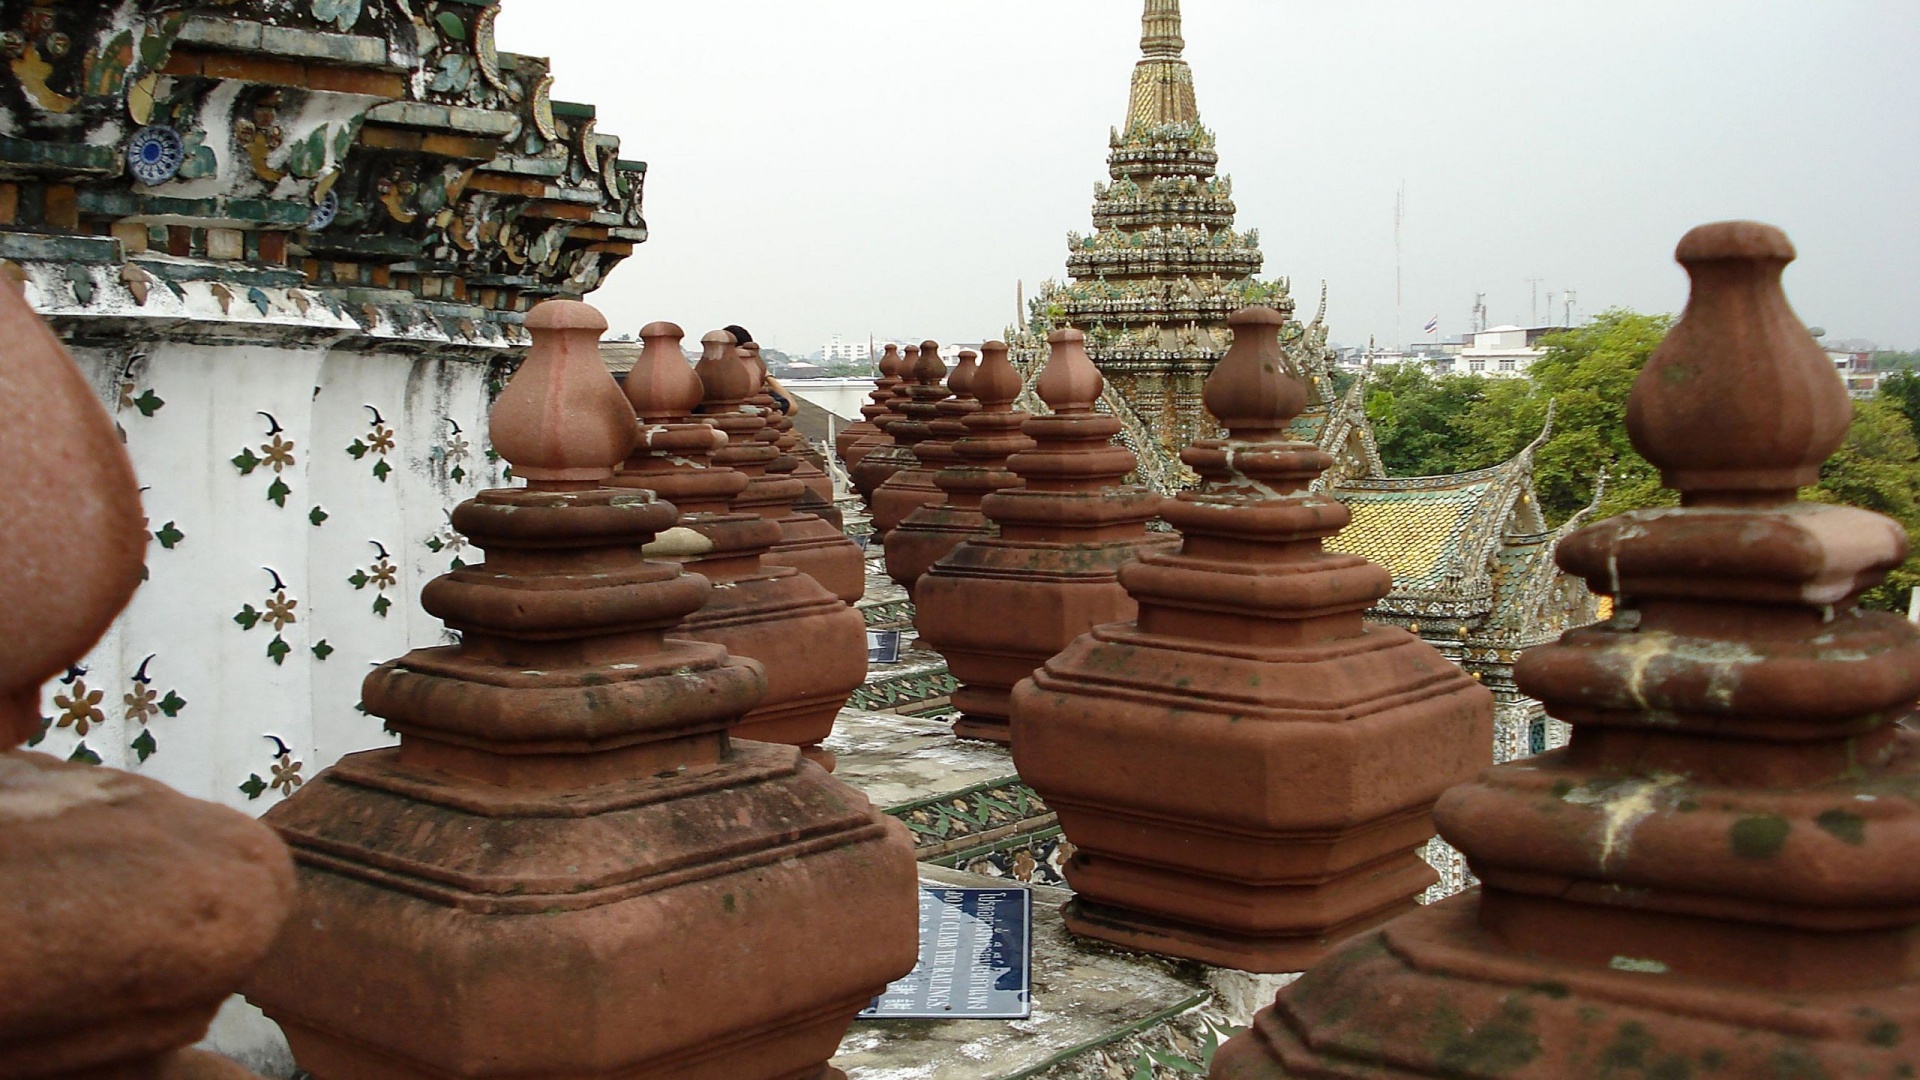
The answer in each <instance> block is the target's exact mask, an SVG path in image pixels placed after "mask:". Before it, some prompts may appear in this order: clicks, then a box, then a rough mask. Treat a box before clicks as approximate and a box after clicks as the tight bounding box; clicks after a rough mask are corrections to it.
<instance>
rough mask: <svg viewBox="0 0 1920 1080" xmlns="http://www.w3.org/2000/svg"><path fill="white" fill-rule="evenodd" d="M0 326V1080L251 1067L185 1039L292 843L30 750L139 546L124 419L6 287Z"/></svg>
mask: <svg viewBox="0 0 1920 1080" xmlns="http://www.w3.org/2000/svg"><path fill="white" fill-rule="evenodd" d="M0 327H4V328H5V331H6V339H5V342H6V343H5V346H4V352H0V454H4V455H5V457H6V460H7V461H8V462H10V463H11V464H12V470H11V472H12V477H11V479H10V480H9V482H8V484H7V485H6V487H5V490H4V491H0V551H3V552H5V558H4V560H0V621H4V623H5V625H6V626H8V627H9V628H10V629H11V631H12V632H11V633H10V634H9V635H8V640H7V643H6V647H5V649H4V650H3V651H0V926H4V927H5V928H6V932H5V938H4V942H3V943H0V985H4V986H5V987H6V988H7V991H6V993H5V994H4V995H0V1075H4V1076H8V1077H46V1078H48V1080H53V1078H56V1077H75V1078H82V1077H86V1078H91V1077H102V1078H104V1077H122V1076H126V1077H133V1076H141V1077H146V1076H152V1077H158V1078H160V1080H199V1078H205V1080H241V1078H249V1077H251V1076H252V1074H251V1073H248V1072H246V1071H245V1070H243V1069H240V1068H238V1067H237V1066H234V1065H231V1064H229V1063H226V1062H224V1061H221V1060H219V1059H215V1058H213V1057H211V1056H209V1055H204V1054H198V1053H195V1052H193V1051H190V1050H185V1049H183V1048H184V1047H187V1046H189V1045H191V1044H192V1043H194V1042H195V1041H196V1040H198V1039H200V1038H201V1037H203V1036H204V1035H205V1034H206V1031H207V1025H208V1024H209V1023H210V1022H211V1021H212V1019H213V1016H214V1013H215V1012H216V1011H217V1010H218V1009H219V1008H220V1006H221V1004H222V1003H223V1002H224V1001H225V1000H226V999H227V997H228V996H229V995H230V994H232V993H233V991H234V989H235V987H236V986H237V985H238V984H239V982H240V980H241V979H242V978H243V977H244V976H245V975H246V973H247V972H248V971H249V970H250V969H252V968H253V967H254V966H255V965H256V964H258V963H259V962H260V959H261V957H262V956H264V955H265V954H266V952H267V949H268V947H269V946H270V945H271V944H272V943H273V939H274V935H275V934H276V933H277V932H278V930H279V927H280V923H281V921H282V920H283V919H285V917H286V914H287V910H288V906H289V903H290V901H291V898H292V893H293V874H292V869H291V867H290V865H289V863H288V860H287V853H286V849H285V848H284V847H282V846H281V844H280V843H279V842H278V841H276V840H275V839H274V838H273V835H272V833H271V832H270V831H269V830H267V829H265V828H262V827H261V826H260V825H258V824H256V823H255V822H253V821H252V820H250V819H248V818H247V817H246V816H245V815H243V814H238V813H235V812H233V811H231V810H225V809H222V808H219V807H216V806H212V805H209V804H207V803H202V802H195V801H194V800H192V799H188V798H186V797H184V796H182V795H180V794H178V793H176V792H175V791H173V789H171V788H169V787H167V786H165V785H163V784H159V783H156V782H154V781H151V780H146V779H142V778H140V777H137V776H132V775H130V774H127V773H123V772H118V771H116V770H112V769H105V768H100V767H97V766H93V765H86V764H81V763H69V762H64V761H60V760H58V759H56V758H51V757H48V756H46V755H44V754H37V753H32V752H30V751H24V750H20V749H18V747H19V746H20V744H21V743H22V742H24V741H26V740H27V739H28V738H30V737H32V736H34V735H35V734H36V733H38V732H39V730H40V708H39V706H40V687H41V685H42V684H44V683H45V682H47V681H48V680H49V679H51V678H54V677H55V676H57V675H59V674H60V673H61V672H63V671H68V670H69V665H71V664H73V663H75V662H77V661H78V660H79V659H80V658H81V656H82V655H84V654H85V653H86V651H87V650H88V649H89V648H90V647H92V645H93V644H94V642H95V641H96V640H98V639H99V637H100V635H101V634H102V633H104V632H105V631H106V629H107V626H108V624H109V623H111V622H112V621H113V618H114V616H115V615H116V614H118V613H119V611H120V609H121V608H122V607H124V606H125V605H126V603H127V600H128V599H129V598H130V597H131V596H132V595H133V592H134V590H135V589H136V588H138V587H139V584H140V580H141V563H142V553H143V552H144V551H145V548H146V538H145V535H144V532H145V529H144V526H143V523H142V518H141V510H140V491H139V485H138V481H136V480H135V479H134V474H133V466H132V463H131V462H129V461H128V459H127V454H126V451H125V450H123V449H122V448H121V446H120V441H119V439H118V438H117V436H116V435H115V433H114V429H113V421H112V420H111V419H109V418H108V416H107V414H106V413H105V412H104V411H103V410H102V409H101V408H100V405H99V403H98V402H97V400H96V399H95V398H94V396H93V391H92V390H91V389H90V388H89V387H88V386H87V384H86V382H85V381H84V380H83V379H82V378H81V377H80V373H79V372H78V371H77V370H75V368H74V365H73V362H72V361H71V360H70V359H68V357H67V355H66V352H65V350H63V349H62V348H61V347H60V345H59V343H58V342H57V341H55V339H54V337H53V335H52V333H50V332H49V331H48V329H47V328H46V326H45V325H44V324H43V323H41V321H40V320H39V319H38V318H37V317H36V316H35V315H34V314H33V312H32V311H31V310H30V309H29V308H28V307H27V304H26V301H25V300H24V299H22V297H21V296H20V292H19V289H18V287H17V286H16V285H15V284H14V283H13V282H12V281H0ZM72 677H73V676H72V673H71V672H69V678H72Z"/></svg>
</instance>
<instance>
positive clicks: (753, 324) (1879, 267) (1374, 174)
mask: <svg viewBox="0 0 1920 1080" xmlns="http://www.w3.org/2000/svg"><path fill="white" fill-rule="evenodd" d="M1183 6H1184V8H1185V12H1186V37H1187V57H1188V59H1189V60H1190V61H1191V62H1192V63H1193V65H1194V68H1195V73H1196V80H1197V82H1198V86H1199V94H1200V108H1201V113H1202V117H1203V119H1204V121H1205V122H1206V123H1207V124H1208V126H1210V127H1211V128H1213V129H1214V130H1215V131H1216V132H1217V133H1218V135H1219V145H1220V152H1221V156H1222V168H1223V171H1225V172H1228V173H1229V174H1231V175H1232V176H1233V178H1234V181H1235V188H1236V191H1235V194H1236V198H1237V201H1238V203H1239V206H1240V217H1239V221H1240V225H1241V227H1243V228H1246V227H1253V228H1258V229H1259V230H1260V237H1261V244H1262V247H1263V248H1264V249H1265V252H1266V256H1267V264H1266V270H1265V274H1266V276H1270V277H1272V276H1289V277H1291V278H1292V279H1293V283H1294V291H1295V295H1296V296H1297V297H1299V298H1300V302H1301V307H1302V309H1303V314H1305V313H1310V311H1311V305H1312V302H1313V299H1314V296H1315V294H1316V293H1317V290H1318V287H1319V282H1320V281H1321V280H1322V279H1325V280H1326V281H1327V282H1328V284H1329V287H1330V288H1331V291H1332V295H1331V301H1330V307H1329V323H1330V324H1331V326H1332V331H1333V337H1334V340H1335V341H1339V342H1344V343H1349V344H1361V343H1364V342H1365V341H1366V339H1367V337H1368V336H1369V335H1378V336H1379V338H1380V340H1381V342H1382V343H1383V344H1385V343H1386V342H1387V341H1389V340H1390V339H1391V338H1392V337H1393V334H1394V327H1395V304H1394V246H1393V205H1394V193H1395V190H1396V188H1397V187H1398V186H1399V185H1400V184H1401V183H1402V182H1403V181H1404V183H1405V184H1406V192H1407V212H1406V227H1405V237H1404V247H1405V267H1406V269H1405V278H1404V281H1405V285H1404V291H1405V302H1404V305H1403V309H1402V314H1401V317H1400V320H1399V325H1400V327H1401V337H1402V338H1403V339H1406V340H1420V339H1421V338H1422V335H1421V333H1420V331H1421V326H1422V324H1424V323H1425V322H1426V321H1427V319H1428V318H1429V317H1431V316H1433V315H1434V314H1436V313H1437V314H1439V316H1440V321H1441V327H1442V333H1443V335H1449V336H1450V335H1456V334H1458V333H1459V332H1460V331H1461V330H1462V329H1463V328H1464V326H1465V324H1466V321H1467V317H1468V310H1469V308H1470V306H1471V304H1472V302H1473V294H1474V293H1475V292H1476V291H1485V292H1486V293H1487V294H1488V306H1489V308H1490V309H1491V315H1492V318H1493V321H1495V322H1496V323H1498V322H1520V323H1525V322H1528V321H1529V320H1530V318H1531V299H1530V297H1531V292H1530V288H1531V287H1530V286H1529V284H1528V279H1529V278H1535V277H1537V278H1541V279H1544V281H1543V284H1542V285H1541V286H1540V288H1541V293H1542V295H1541V301H1540V303H1541V305H1542V307H1543V308H1544V306H1545V302H1546V300H1545V293H1546V292H1547V291H1549V290H1551V291H1553V292H1556V293H1557V292H1560V291H1562V290H1564V289H1566V288H1569V287H1571V288H1573V289H1575V290H1577V292H1578V294H1579V302H1578V306H1577V308H1576V312H1577V313H1592V312H1594V311H1598V310H1600V309H1601V308H1604V307H1608V306H1613V305H1627V306H1632V307H1636V308H1640V309H1643V310H1675V309H1677V308H1678V307H1679V306H1680V305H1681V304H1682V303H1684V301H1685V275H1684V274H1683V273H1682V272H1681V271H1680V270H1679V268H1678V267H1677V266H1675V265H1674V264H1673V263H1672V261H1671V253H1672V250H1673V246H1674V244H1675V242H1676V241H1678V239H1679V238H1680V236H1681V234H1682V233H1684V232H1685V230H1686V229H1687V228H1689V227H1691V226H1692V225H1695V224H1699V223H1701V222H1705V221H1711V220H1717V219H1722V218H1730V217H1751V218H1758V219H1760V220H1764V221H1770V222H1772V223H1774V224H1777V225H1780V226H1782V227H1784V228H1785V229H1786V230H1787V231H1788V233H1789V234H1790V235H1791V236H1792V237H1793V239H1794V241H1795V242H1796V243H1797V245H1798V246H1799V248H1800V251H1801V254H1802V258H1801V260H1800V261H1799V262H1798V263H1796V264H1795V266H1794V267H1793V268H1792V269H1791V270H1789V271H1788V277H1787V283H1788V289H1789V293H1790V295H1791V296H1792V298H1793V300H1794V303H1795V306H1796V308H1797V309H1798V310H1799V312H1800V314H1801V316H1802V317H1803V318H1805V319H1806V320H1807V321H1808V322H1810V323H1816V324H1820V325H1824V326H1826V327H1827V328H1828V329H1829V330H1830V331H1831V332H1832V333H1833V335H1834V336H1835V337H1848V338H1854V337H1858V338H1869V339H1873V340H1875V341H1878V342H1880V343H1881V344H1883V345H1885V346H1888V347H1902V348H1911V347H1915V346H1920V192H1916V186H1915V184H1914V182H1913V181H1914V179H1915V174H1916V167H1917V166H1920V62H1916V57H1920V3H1916V2H1915V0H1801V2H1798V3H1792V2H1785V0H1606V2H1604V3H1602V2H1599V0H1580V2H1555V0H1530V2H1525V3H1520V2H1509V0H1470V2H1465V0H1463V2H1453V3H1447V2H1437V0H1185V3H1184V5H1183ZM1140 8H1141V4H1140V2H1139V0H816V2H811V3H807V2H798V0H695V2H691V3H685V2H673V3H669V2H665V0H506V3H505V6H504V11H503V14H502V16H501V19H500V23H499V42H500V47H501V48H502V49H503V50H507V51H513V52H521V53H530V54H535V55H546V56H551V57H552V58H553V61H554V70H555V75H556V83H555V89H554V93H555V95H556V96H557V97H559V98H562V99H566V100H575V101H588V102H592V103H594V104H596V105H598V106H599V109H600V123H599V128H600V130H601V131H604V132H609V133H612V134H616V135H619V136H621V137H622V138H623V139H624V141H625V146H624V155H625V156H627V157H631V158H639V159H641V160H645V161H648V162H650V163H651V165H652V172H651V176H650V178H649V181H648V191H647V218H648V223H649V225H650V226H651V227H652V230H653V239H652V240H651V241H650V242H648V243H647V244H646V245H644V246H643V247H642V248H641V249H640V250H639V252H638V253H637V254H636V255H635V257H634V258H633V259H632V260H630V261H629V262H627V263H626V264H625V265H623V266H622V267H621V268H620V269H619V270H617V271H616V272H615V273H614V275H613V277H612V278H611V279H610V281H609V283H608V285H607V286H606V287H605V288H603V289H602V290H601V291H600V292H599V293H597V294H595V295H594V297H592V299H593V301H594V302H595V303H596V304H598V305H600V306H601V307H602V308H603V309H604V310H605V311H606V312H607V314H608V317H609V319H610V320H611V321H612V323H613V326H614V329H615V331H616V332H622V331H631V330H636V329H638V328H639V327H640V325H641V324H643V323H645V322H647V321H649V320H652V319H671V320H673V321H675V322H679V323H682V324H683V325H684V326H686V328H687V330H688V331H689V332H690V334H692V335H693V336H695V337H697V336H698V335H699V334H700V333H701V332H703V331H704V330H707V329H711V328H713V327H715V326H722V325H725V324H727V323H730V322H741V323H744V324H745V325H747V326H748V327H749V328H751V329H753V331H754V332H755V334H757V335H758V336H760V337H761V338H762V340H766V341H770V342H772V343H773V344H774V345H776V346H777V347H780V348H783V349H786V350H789V351H795V352H806V351H811V350H812V349H814V348H817V347H818V346H819V344H820V343H821V342H822V341H823V340H824V339H825V337H826V336H827V335H828V334H830V333H840V334H844V335H848V336H850V337H861V336H864V335H866V334H868V333H869V332H871V333H875V334H879V335H881V336H888V335H898V336H915V337H919V336H928V337H934V338H939V339H941V340H978V339H980V338H982V337H990V336H995V335H998V334H999V333H1000V332H1001V331H1002V329H1003V328H1004V327H1005V326H1006V325H1007V323H1008V322H1009V321H1010V320H1011V319H1012V317H1013V314H1014V289H1015V282H1016V281H1017V280H1019V279H1025V280H1026V282H1027V287H1028V291H1029V294H1030V295H1031V293H1032V291H1033V289H1034V288H1035V286H1036V285H1037V283H1038V282H1039V281H1040V280H1041V279H1043V278H1046V277H1050V276H1056V277H1057V276H1061V275H1063V273H1064V263H1065V260H1066V240H1065V234H1066V233H1067V231H1068V230H1072V229H1079V230H1082V231H1086V230H1088V229H1090V227H1091V221H1090V217H1089V208H1090V206H1091V203H1092V191H1093V184H1094V183H1095V182H1096V181H1098V180H1101V179H1103V178H1104V177H1105V157H1106V146H1107V131H1108V128H1109V127H1111V126H1112V125H1114V124H1117V123H1118V122H1119V121H1120V119H1121V116H1122V114H1123V112H1124V109H1125V104H1126V96H1127V85H1128V77H1129V73H1130V72H1131V70H1132V65H1133V62H1134V60H1135V59H1136V56H1137V53H1138V38H1139V17H1140ZM1557 310H1558V305H1557V304H1556V311H1557ZM1543 321H1544V312H1543Z"/></svg>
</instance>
